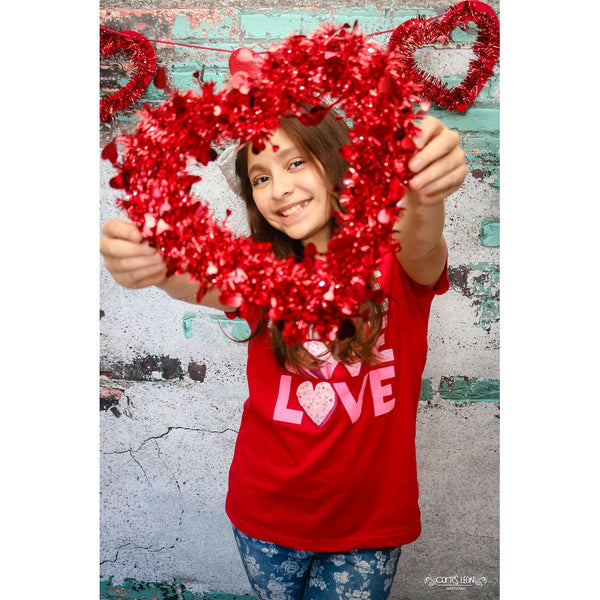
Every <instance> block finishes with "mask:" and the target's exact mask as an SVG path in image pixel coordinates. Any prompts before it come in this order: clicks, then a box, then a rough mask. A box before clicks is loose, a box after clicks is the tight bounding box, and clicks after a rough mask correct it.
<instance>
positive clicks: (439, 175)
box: [100, 112, 466, 600]
mask: <svg viewBox="0 0 600 600" xmlns="http://www.w3.org/2000/svg"><path fill="white" fill-rule="evenodd" d="M420 129H421V134H420V136H419V137H417V138H415V140H414V141H415V145H416V147H417V150H416V151H415V154H414V155H413V156H412V158H411V160H410V162H409V165H408V166H409V168H410V170H411V172H412V173H413V177H412V178H411V179H410V181H409V183H408V188H407V194H406V196H405V197H404V198H403V200H402V205H403V207H404V210H403V211H402V212H401V214H400V217H399V219H398V222H397V223H396V226H395V229H394V234H393V235H394V236H395V237H396V238H397V239H398V241H399V242H400V247H401V250H400V251H399V252H398V254H397V255H392V254H391V253H389V254H388V255H385V256H382V257H381V266H380V270H379V271H378V272H377V273H375V274H374V277H373V285H374V286H379V287H380V288H381V289H382V291H383V292H384V293H385V296H386V301H385V302H384V303H383V304H381V305H379V304H375V303H371V305H370V306H368V307H367V308H368V309H369V310H368V315H369V318H368V320H367V321H366V322H363V321H361V320H360V319H355V320H354V321H353V323H352V324H350V325H349V327H345V328H343V329H344V332H343V335H338V339H337V340H335V341H334V342H332V343H328V344H324V343H323V342H322V341H321V340H318V339H307V340H305V342H304V343H303V344H296V345H295V346H293V347H292V346H288V345H287V344H286V343H285V341H284V340H283V337H282V335H281V332H280V330H279V328H278V326H277V324H273V323H270V322H269V321H268V320H266V319H264V318H263V316H262V314H261V310H260V308H258V307H257V308H256V311H255V313H254V314H253V316H252V317H251V318H249V319H248V321H249V325H250V327H251V329H252V331H253V334H252V336H251V339H250V340H249V342H248V364H247V376H248V389H249V397H248V400H247V401H246V403H245V405H244V411H243V415H242V422H241V426H240V430H239V434H238V439H237V442H236V449H235V453H234V458H233V462H232V465H231V469H230V475H229V490H228V495H227V500H226V510H227V514H228V516H229V517H230V519H231V521H232V523H233V527H234V535H235V539H236V542H237V544H238V548H239V550H240V554H241V557H242V560H243V563H244V566H245V568H246V572H247V574H248V577H249V579H250V582H251V585H252V587H253V589H254V591H255V593H256V595H257V596H258V597H259V598H262V599H273V600H275V599H277V600H288V599H289V600H291V599H294V600H300V599H307V600H308V599H314V600H317V599H333V598H355V597H356V598H364V599H367V600H368V599H371V600H384V599H386V598H387V597H388V596H389V593H390V589H391V585H392V581H393V578H394V574H395V572H396V566H397V562H398V558H399V556H400V547H401V545H403V544H407V543H410V542H412V541H414V540H415V539H416V538H417V537H418V536H419V534H420V531H421V525H420V513H419V507H418V487H417V473H416V456H415V426H416V412H417V405H418V399H419V393H420V387H421V376H422V373H423V368H424V366H425V359H426V352H427V324H428V318H429V310H430V306H431V302H432V300H433V298H434V296H435V295H436V294H441V293H443V292H445V291H446V290H447V289H448V286H449V283H448V277H447V272H446V261H447V247H446V242H445V240H444V237H443V227H444V199H445V198H446V196H448V195H449V194H451V193H453V192H454V191H456V190H457V189H458V187H459V186H460V185H461V183H462V181H463V179H464V177H465V175H466V165H465V159H464V153H463V151H462V150H461V148H460V146H459V136H458V135H457V134H456V133H454V132H452V131H450V130H449V129H447V128H446V127H445V126H444V125H443V124H442V123H441V122H440V121H438V120H437V119H435V118H433V117H430V116H428V117H426V118H425V119H423V121H422V122H421V126H420ZM347 139H348V131H347V127H346V125H345V124H344V122H343V121H342V120H339V119H337V118H336V117H335V116H334V115H333V113H331V112H330V113H329V114H328V116H327V117H326V118H325V119H324V120H323V121H322V122H321V123H319V124H318V125H315V126H303V125H301V124H300V123H299V121H298V120H297V119H295V118H285V119H281V127H280V128H279V129H277V130H276V131H274V132H273V133H272V135H271V137H270V139H269V142H268V143H267V144H266V147H265V148H264V150H263V151H261V152H259V153H255V152H254V151H252V149H251V148H249V147H248V146H246V147H244V148H242V149H241V150H240V151H239V153H238V156H237V162H236V168H237V173H238V175H239V177H240V180H241V194H242V196H243V198H244V200H245V202H246V205H247V209H248V219H249V223H250V230H251V234H252V237H253V239H254V240H255V241H268V242H271V243H272V246H273V251H274V252H275V253H276V255H277V256H279V257H285V256H289V255H290V254H294V255H296V256H298V257H301V256H302V253H303V248H304V247H305V246H306V245H307V244H308V243H309V242H312V243H314V244H315V246H316V248H317V251H318V252H319V253H320V255H319V257H320V259H321V260H327V255H326V251H327V242H328V240H329V239H330V238H331V236H332V234H333V232H334V231H335V222H334V221H333V220H332V217H331V211H332V209H334V208H337V203H336V192H335V190H339V189H341V187H342V181H343V177H344V173H345V169H346V163H345V162H344V160H343V159H342V158H341V157H340V156H339V153H338V151H339V149H340V148H341V146H342V145H343V144H344V143H346V141H347ZM274 147H275V149H274ZM100 249H101V252H102V254H103V256H104V259H105V264H106V267H107V269H108V270H109V272H110V273H111V275H112V276H113V278H114V279H115V280H116V281H117V282H118V283H119V284H121V285H123V286H125V287H128V288H141V287H145V286H150V285H156V286H158V287H160V288H162V289H163V290H165V291H166V292H167V293H168V294H169V295H171V296H172V297H174V298H177V299H180V300H185V301H189V302H195V298H196V292H197V290H198V284H197V283H193V282H190V281H189V279H188V277H187V276H186V275H179V276H174V277H169V278H166V275H165V274H166V269H165V266H164V264H163V262H162V259H161V257H160V255H159V254H158V252H157V251H156V250H154V249H152V248H150V247H149V246H148V245H147V244H146V243H143V242H142V237H141V235H140V233H139V231H138V229H137V228H136V227H135V226H134V225H133V224H131V223H128V222H126V221H123V220H120V219H113V220H111V221H109V222H107V223H106V224H105V225H104V227H103V235H102V239H101V242H100ZM201 304H203V305H206V306H210V307H213V308H218V309H221V310H224V311H231V310H233V308H232V307H228V306H223V305H222V304H221V303H220V302H219V290H216V289H211V290H209V291H208V292H207V293H206V294H205V295H204V297H203V298H202V301H201ZM340 331H341V330H340Z"/></svg>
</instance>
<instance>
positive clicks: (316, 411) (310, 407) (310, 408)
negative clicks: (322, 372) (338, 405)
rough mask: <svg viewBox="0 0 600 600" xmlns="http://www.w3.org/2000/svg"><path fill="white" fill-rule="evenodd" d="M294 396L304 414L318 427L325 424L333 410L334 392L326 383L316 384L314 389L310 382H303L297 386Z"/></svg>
mask: <svg viewBox="0 0 600 600" xmlns="http://www.w3.org/2000/svg"><path fill="white" fill-rule="evenodd" d="M296 396H297V397H298V402H299V403H300V406H301V407H302V408H303V409H304V412H305V413H306V414H307V415H308V416H309V417H310V418H311V419H312V421H313V422H314V423H315V425H317V426H318V427H320V426H321V425H323V424H324V423H325V421H326V420H327V418H328V417H329V416H330V415H331V413H332V411H333V409H334V408H335V391H334V390H333V388H332V387H331V385H330V384H329V383H327V382H326V381H321V382H320V383H317V386H316V387H315V388H314V389H313V386H312V383H311V382H310V381H305V382H303V383H301V384H300V385H299V386H298V389H297V391H296Z"/></svg>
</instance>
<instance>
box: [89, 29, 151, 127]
mask: <svg viewBox="0 0 600 600" xmlns="http://www.w3.org/2000/svg"><path fill="white" fill-rule="evenodd" d="M117 52H122V53H123V54H125V55H126V56H127V57H128V58H129V59H130V60H131V62H132V63H133V64H134V66H135V71H134V73H133V75H132V76H131V78H130V79H129V81H128V82H127V83H126V84H125V85H124V86H123V87H122V88H121V89H120V90H117V91H116V92H115V93H114V94H109V95H106V96H104V97H103V98H102V99H101V100H100V122H101V123H104V122H105V121H108V120H110V119H112V118H113V116H114V114H115V113H116V112H117V111H119V110H122V109H123V108H127V107H128V106H131V105H132V104H134V103H135V102H136V101H137V100H138V99H139V98H141V97H142V95H143V94H144V92H145V91H146V88H147V87H148V84H149V83H150V82H151V81H152V78H153V77H154V73H155V71H156V54H155V52H154V47H153V46H152V44H151V43H150V42H149V41H148V39H147V38H145V37H144V36H143V35H142V34H141V33H138V32H137V31H112V30H111V29H108V28H106V27H100V54H101V55H102V56H105V57H107V58H108V57H111V56H114V55H115V54H116V53H117Z"/></svg>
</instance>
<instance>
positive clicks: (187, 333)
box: [183, 313, 196, 338]
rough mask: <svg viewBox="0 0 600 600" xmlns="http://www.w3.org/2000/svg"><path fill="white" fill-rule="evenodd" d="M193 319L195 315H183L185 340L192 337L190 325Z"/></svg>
mask: <svg viewBox="0 0 600 600" xmlns="http://www.w3.org/2000/svg"><path fill="white" fill-rule="evenodd" d="M195 318H196V314H195V313H185V315H183V335H184V336H185V337H186V338H191V337H192V323H193V322H194V319H195Z"/></svg>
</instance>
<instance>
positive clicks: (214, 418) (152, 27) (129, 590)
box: [99, 0, 500, 600]
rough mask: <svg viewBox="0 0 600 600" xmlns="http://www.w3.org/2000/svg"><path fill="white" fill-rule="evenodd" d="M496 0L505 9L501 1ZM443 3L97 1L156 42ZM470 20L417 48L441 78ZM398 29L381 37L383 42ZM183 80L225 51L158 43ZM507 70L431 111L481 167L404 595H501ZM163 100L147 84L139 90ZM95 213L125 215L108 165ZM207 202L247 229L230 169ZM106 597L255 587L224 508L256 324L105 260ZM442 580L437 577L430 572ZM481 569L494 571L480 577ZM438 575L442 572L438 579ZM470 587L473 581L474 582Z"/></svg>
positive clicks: (281, 32)
mask: <svg viewBox="0 0 600 600" xmlns="http://www.w3.org/2000/svg"><path fill="white" fill-rule="evenodd" d="M490 4H491V5H492V6H493V7H494V8H495V9H496V11H497V12H499V7H498V3H497V2H490ZM450 6H451V3H446V2H440V1H427V0H422V1H421V2H405V3H402V4H401V5H400V4H397V3H396V2H384V3H377V5H375V3H371V4H369V3H365V2H345V3H343V2H339V3H333V4H330V3H325V2H322V1H320V0H315V1H314V2H312V3H310V4H309V3H305V2H293V3H292V2H289V1H283V2H261V3H260V4H255V3H250V2H246V1H239V2H236V3H235V4H229V3H226V2H219V1H216V0H208V1H207V2H204V3H202V4H201V5H200V3H193V2H187V1H181V2H164V1H163V2H161V1H160V0H157V1H155V2H152V3H149V2H144V1H141V2H135V1H129V2H120V3H118V4H117V3H109V2H103V3H101V10H100V23H101V24H102V25H105V26H106V27H109V28H112V29H116V30H128V29H131V30H136V31H139V32H140V33H142V34H144V35H145V36H146V37H148V38H151V39H157V40H165V41H173V42H175V41H176V42H182V43H186V44H192V45H202V46H206V47H209V48H222V49H235V48H237V47H240V46H247V47H251V48H254V49H256V50H261V49H265V48H266V47H267V46H268V44H270V43H271V42H273V41H280V40H281V39H283V38H284V37H285V36H287V35H288V34H289V33H291V32H292V31H299V32H302V33H310V32H311V31H312V30H313V29H314V28H315V27H316V26H317V25H318V24H320V23H322V22H325V21H330V20H333V21H335V22H336V23H339V24H342V23H344V22H350V23H352V22H354V21H355V20H357V21H358V23H359V25H360V26H361V28H362V29H363V30H364V31H366V32H368V33H371V32H378V31H384V30H389V29H394V28H395V27H397V26H398V25H399V24H400V23H401V22H402V21H405V20H407V19H409V18H413V17H415V16H416V15H426V16H432V15H435V14H439V13H442V12H445V11H446V10H447V9H448V8H449V7H450ZM474 33H475V32H474V31H470V30H469V31H466V32H458V33H457V35H456V36H454V41H455V43H453V44H450V45H448V46H446V47H444V48H441V47H428V48H425V49H422V50H419V51H418V54H417V56H418V60H419V61H420V63H421V64H422V66H423V67H425V68H426V69H427V70H428V71H429V72H431V73H433V74H435V75H437V76H443V77H445V78H446V79H447V80H448V81H449V82H456V81H460V79H461V76H462V75H463V74H464V73H465V72H466V69H467V66H468V63H469V60H470V57H471V56H472V53H471V50H470V44H471V42H472V40H473V37H474ZM388 38H389V34H385V35H380V36H378V38H376V39H378V40H380V41H381V43H382V44H385V43H386V42H387V39H388ZM155 47H156V52H157V57H158V61H159V64H161V65H162V66H163V68H164V69H165V70H166V71H167V73H168V76H169V79H170V83H171V85H173V86H175V87H177V88H180V89H187V88H190V87H194V86H195V85H196V83H195V80H194V78H193V76H192V74H193V73H194V72H196V71H199V72H200V74H201V78H203V79H204V80H208V79H211V80H215V81H217V82H218V83H223V82H224V81H225V79H226V77H227V73H228V71H227V59H228V54H227V53H224V52H217V51H215V50H212V49H211V50H202V49H197V48H187V47H182V46H175V45H168V44H161V43H156V44H155ZM100 67H101V78H100V83H101V88H102V89H101V91H102V93H107V92H110V91H111V90H114V89H117V88H118V87H120V86H122V85H123V84H124V82H125V81H126V80H127V77H128V76H129V71H128V69H129V65H128V64H127V61H126V60H125V59H124V58H123V57H117V58H115V59H111V60H106V59H102V60H101V61H100ZM499 71H500V65H497V67H496V74H495V76H494V77H493V78H492V80H491V81H490V82H489V86H488V87H486V88H484V89H483V91H482V92H481V94H480V95H479V97H478V99H477V101H476V103H475V105H474V106H472V107H471V108H470V109H469V110H468V111H467V113H465V114H453V113H449V112H447V111H445V110H444V109H439V108H436V107H434V108H433V109H432V111H431V112H432V114H434V115H435V116H437V117H439V118H441V119H443V120H444V122H445V123H446V124H447V125H448V126H449V127H451V128H454V129H456V130H457V131H459V132H460V134H461V137H462V143H463V148H464V149H465V151H466V152H467V160H468V166H469V174H468V176H467V179H466V181H465V183H464V185H463V187H462V188H461V189H460V190H459V191H458V192H456V193H455V194H454V195H453V196H452V197H451V198H449V199H448V201H447V215H448V216H447V226H446V236H447V239H448V243H449V247H450V279H451V290H450V291H449V292H448V293H447V294H446V295H444V296H443V297H441V298H438V299H436V300H435V302H434V306H433V311H432V318H431V325H430V353H429V359H428V362H427V366H426V370H425V373H424V380H423V387H422V392H421V403H420V408H419V414H418V439H417V445H418V456H419V467H420V485H421V508H422V513H423V533H422V535H421V538H420V539H419V540H417V541H416V542H415V543H413V544H411V545H410V546H407V547H406V548H404V549H403V554H402V558H401V561H400V566H399V569H398V575H397V577H396V581H395V583H394V588H393V593H392V598H393V599H394V600H406V599H412V600H419V599H429V598H437V597H438V596H440V595H444V594H448V593H451V592H450V591H449V590H447V589H446V588H447V587H449V586H451V585H452V584H454V583H456V585H457V586H458V587H459V591H457V592H452V593H459V594H460V597H461V598H462V599H467V598H477V599H483V598H497V597H498V596H499V583H498V579H499V573H498V554H499V552H498V546H499V543H498V427H499V387H500V386H499V365H498V351H499V319H500V313H499V293H500V292H499V289H500V288H499V277H500V276H499V186H500V181H499ZM163 99H165V96H164V94H163V93H162V92H160V91H159V90H157V89H156V88H154V86H153V84H150V87H149V88H148V90H147V92H146V94H145V96H144V98H143V101H144V102H157V101H161V100H163ZM135 118H136V117H135V109H132V110H128V111H124V112H123V113H120V114H118V116H117V117H116V118H115V119H114V120H112V121H110V122H108V123H105V124H102V125H101V126H100V145H101V146H104V145H105V144H106V143H107V142H108V141H110V140H111V139H112V138H113V137H114V136H115V135H116V134H117V133H118V132H119V131H122V130H127V129H129V128H130V127H132V126H133V125H134V123H135ZM100 170H101V190H100V221H101V222H102V223H103V222H104V221H106V220H107V219H109V218H111V217H114V216H118V212H117V210H116V209H115V208H114V203H115V199H116V197H117V196H116V193H115V191H114V190H112V189H111V188H110V187H109V186H108V181H109V179H110V177H111V176H112V168H111V166H110V164H109V163H107V162H106V161H100ZM202 177H203V180H202V182H201V183H200V184H198V186H197V191H198V194H199V195H202V196H204V197H206V198H209V199H210V201H211V204H212V205H213V206H214V209H215V212H216V214H217V216H219V215H220V214H224V212H225V209H226V208H229V209H231V210H232V211H233V214H232V216H231V217H230V220H229V222H230V223H231V225H232V227H234V228H235V229H239V230H240V231H244V230H245V229H244V228H245V225H244V217H245V215H244V212H243V208H242V206H241V200H239V199H238V198H237V197H236V196H235V194H233V192H232V191H231V190H230V188H229V186H228V185H227V182H226V179H225V177H224V175H223V173H222V171H221V170H220V169H219V167H218V165H216V164H211V165H209V166H208V167H206V168H203V170H202ZM100 306H101V313H100V333H101V338H100V359H101V364H100V382H99V383H100V440H101V447H100V453H101V457H100V461H101V503H100V505H101V514H100V521H101V522H100V527H101V531H100V538H101V556H100V561H101V566H100V579H101V597H102V598H107V599H108V598H139V599H146V598H147V599H151V598H173V599H176V598H177V599H179V598H185V599H187V600H194V599H196V598H216V597H221V598H223V597H233V596H235V597H240V596H243V595H244V594H250V589H249V585H248V583H247V580H246V577H245V574H244V572H243V568H242V565H241V562H240V560H239V558H238V555H237V550H236V547H235V543H234V541H233V537H232V534H231V531H230V526H229V523H228V520H227V517H226V515H225V512H224V498H225V493H226V485H227V474H228V469H229V463H230V460H231V457H232V453H233V446H234V443H235V437H236V431H237V428H238V424H239V420H240V416H241V410H242V404H243V402H244V400H245V397H246V387H245V370H244V368H245V358H246V348H245V346H244V345H243V344H240V343H237V342H236V341H234V340H233V339H232V338H243V337H244V335H245V333H246V331H247V326H246V324H245V323H244V322H243V321H239V320H238V321H229V320H227V319H226V318H225V317H224V316H223V315H222V314H220V313H218V312H216V311H213V310H210V309H205V308H202V307H195V306H192V305H188V304H183V303H178V302H176V301H174V300H171V299H169V298H168V297H167V296H166V295H165V294H164V293H163V292H160V291H159V290H155V289H146V290H141V291H129V290H125V289H123V288H121V287H119V286H118V285H116V284H115V283H114V282H113V281H112V279H111V278H110V276H109V275H108V273H107V272H106V271H105V270H104V269H103V268H101V298H100ZM428 577H429V578H430V580H431V579H433V580H435V581H436V584H435V585H433V586H432V585H429V584H428V582H427V581H426V578H428ZM481 578H484V580H482V579H481ZM430 580H429V581H430ZM474 581H478V584H477V585H476V584H475V583H474Z"/></svg>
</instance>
